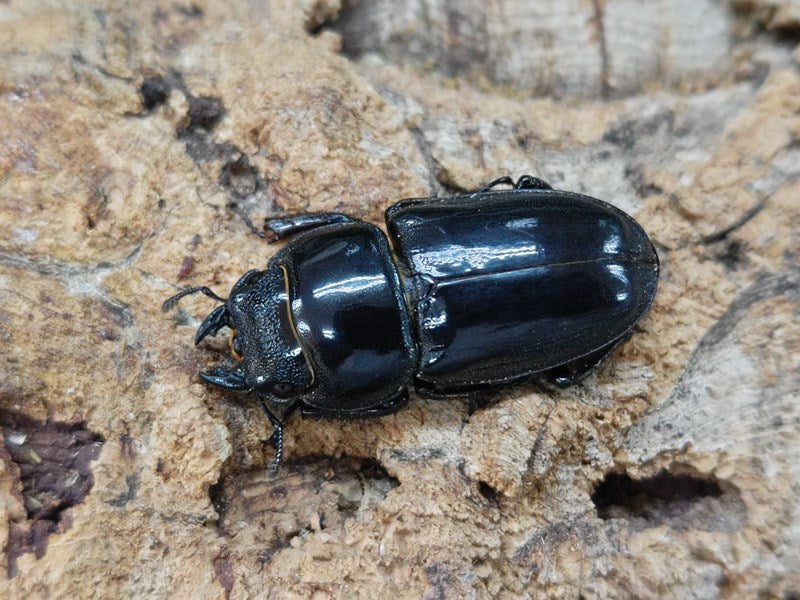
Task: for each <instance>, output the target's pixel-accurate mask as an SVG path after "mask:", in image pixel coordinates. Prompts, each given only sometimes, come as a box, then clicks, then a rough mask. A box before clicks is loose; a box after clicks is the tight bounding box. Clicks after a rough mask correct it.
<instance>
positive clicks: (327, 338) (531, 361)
mask: <svg viewBox="0 0 800 600" xmlns="http://www.w3.org/2000/svg"><path fill="white" fill-rule="evenodd" d="M502 184H508V185H512V186H513V187H512V189H504V190H496V189H494V188H496V187H497V186H499V185H502ZM386 225H387V227H388V231H389V237H390V239H391V242H392V246H393V249H394V254H393V252H392V249H390V247H389V243H388V241H387V238H386V236H385V235H384V234H383V232H382V231H381V230H380V229H378V227H376V226H375V225H372V224H370V223H365V222H362V221H359V220H357V219H354V218H352V217H349V216H347V215H343V214H339V213H320V214H303V215H296V216H288V217H281V218H274V219H267V221H266V224H265V231H266V237H268V238H270V240H271V241H274V240H277V239H281V238H285V237H288V236H296V237H295V238H294V239H293V240H292V241H291V242H290V243H288V244H287V245H286V246H284V247H283V248H282V249H281V250H280V251H279V252H277V253H276V254H275V255H274V256H273V257H272V258H271V259H270V261H269V262H268V263H267V268H266V269H265V270H263V271H258V270H253V271H249V272H247V273H245V274H244V275H243V276H242V277H241V279H239V281H238V282H237V283H236V284H235V285H234V286H233V289H232V290H231V293H230V296H229V297H228V298H227V299H224V298H221V297H219V296H217V295H216V294H214V292H212V291H211V290H209V289H208V288H206V287H196V288H191V289H188V290H184V291H183V292H181V293H179V294H177V295H175V296H173V297H172V298H170V299H169V300H168V301H167V302H165V304H164V309H165V310H167V309H169V308H170V307H171V306H173V305H174V304H175V302H177V300H178V299H180V298H181V297H183V296H185V295H187V294H190V293H194V292H203V293H205V294H206V295H208V296H211V297H212V298H215V299H216V300H218V301H220V302H222V303H223V304H222V305H221V306H218V307H217V308H216V309H215V310H214V311H212V312H211V314H209V315H208V317H206V319H205V320H204V321H203V323H202V324H201V325H200V328H199V329H198V331H197V335H196V336H195V343H199V342H200V341H201V340H202V339H203V338H204V337H205V336H207V335H214V334H216V333H217V332H218V331H219V330H220V329H222V328H223V327H229V328H230V329H231V330H232V331H233V335H232V338H231V352H232V354H233V356H234V358H235V359H236V360H237V361H238V364H236V365H235V366H233V367H232V368H222V367H219V368H215V369H213V370H211V371H210V372H207V373H200V377H201V379H203V380H204V381H206V382H208V383H212V384H215V385H218V386H221V387H223V388H228V389H233V390H248V391H250V392H252V393H253V394H255V396H256V398H257V399H258V401H259V403H260V404H261V406H262V408H263V410H264V412H265V413H266V415H267V416H268V417H269V419H270V421H271V422H272V424H273V426H274V427H275V432H274V433H273V436H272V438H271V440H272V442H273V444H274V445H275V448H276V456H275V460H274V461H273V467H275V468H277V466H278V465H279V464H280V461H281V456H282V451H283V423H284V422H285V420H286V418H287V417H288V415H289V414H290V413H291V412H292V411H293V410H295V409H296V408H301V409H302V412H303V414H304V415H307V416H315V417H333V418H344V419H355V418H363V417H373V416H380V415H386V414H390V413H393V412H396V411H397V410H399V409H400V408H402V407H403V406H404V405H405V404H406V403H407V402H408V390H409V388H410V387H412V386H413V388H414V390H415V391H416V392H417V393H418V394H420V395H424V396H434V397H442V396H448V395H463V394H464V393H468V392H470V391H473V390H480V389H485V388H487V387H493V386H498V385H503V384H507V383H509V382H513V381H517V380H521V379H525V378H529V377H532V376H538V377H543V378H545V379H546V380H548V381H550V382H552V383H554V384H555V385H558V386H567V385H570V384H572V383H575V382H577V381H579V380H580V379H581V378H582V377H584V376H585V375H586V374H587V373H588V372H589V371H590V370H591V369H592V368H594V367H595V366H596V365H597V364H598V363H599V362H600V361H601V360H602V359H603V358H604V357H606V356H607V355H608V354H609V353H610V352H611V351H612V350H613V348H614V347H615V346H616V345H617V344H619V343H620V342H621V341H623V340H624V339H625V338H626V336H627V335H628V334H629V333H630V331H631V329H632V328H633V326H634V324H635V323H636V322H637V321H638V320H639V319H641V317H642V316H643V315H644V314H645V312H646V311H647V309H648V307H649V306H650V304H651V302H652V301H653V298H654V296H655V293H656V285H657V282H658V257H657V256H656V252H655V250H654V248H653V245H652V243H651V242H650V240H649V239H648V237H647V235H646V234H645V232H644V231H643V230H642V228H641V227H640V226H639V225H638V224H637V223H636V221H634V220H633V219H632V218H631V217H630V216H628V215H627V214H625V213H624V212H622V211H621V210H619V209H617V208H615V207H613V206H611V205H609V204H606V203H605V202H601V201H600V200H596V199H594V198H590V197H588V196H582V195H580V194H573V193H570V192H562V191H556V190H553V189H552V188H551V187H550V186H549V185H548V184H546V183H545V182H543V181H541V180H540V179H537V178H534V177H530V176H523V177H521V178H520V179H519V180H518V181H517V182H516V183H514V182H513V181H512V180H511V179H510V178H508V177H503V178H500V179H498V180H496V181H493V182H491V183H490V184H488V185H487V186H486V187H484V188H483V189H481V190H480V191H478V192H474V193H471V194H464V195H461V196H454V197H451V198H424V199H414V200H403V201H401V202H399V203H397V204H395V205H393V206H391V207H389V209H388V210H387V211H386ZM281 405H282V406H283V408H284V410H283V415H282V418H280V419H279V418H278V417H277V416H276V415H275V414H274V413H273V409H275V408H276V407H278V406H281Z"/></svg>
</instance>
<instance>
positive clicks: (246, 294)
mask: <svg viewBox="0 0 800 600" xmlns="http://www.w3.org/2000/svg"><path fill="white" fill-rule="evenodd" d="M195 292H202V293H204V294H205V295H207V296H209V297H212V298H215V299H216V300H220V301H221V302H224V304H222V305H220V306H218V307H217V308H215V309H214V310H213V311H211V313H209V315H208V316H207V317H206V318H205V319H204V320H203V322H202V323H201V324H200V327H198V329H197V333H196V334H195V338H194V339H195V344H199V343H200V342H201V341H202V340H203V339H204V338H205V337H206V336H209V335H216V334H217V332H218V331H219V330H220V329H222V328H223V327H229V328H230V329H231V330H232V335H231V339H230V347H231V354H232V355H233V357H234V359H235V360H236V361H237V362H238V366H236V367H235V368H234V369H226V368H223V367H217V368H215V369H212V370H211V371H208V372H203V373H200V378H201V379H202V380H203V381H205V382H207V383H212V384H214V385H217V386H220V387H224V388H227V389H233V390H252V391H253V392H255V393H256V394H257V395H258V396H259V397H260V398H263V399H265V400H268V401H271V402H288V401H289V400H290V399H292V398H294V397H296V396H298V395H300V394H302V393H303V392H304V391H305V390H307V389H308V388H309V387H310V386H311V384H312V383H313V381H314V376H313V372H312V371H311V369H310V368H309V365H308V363H307V361H306V358H305V355H304V354H303V349H302V347H301V346H300V342H299V339H298V336H297V332H296V331H295V329H294V323H293V322H292V315H291V312H290V306H289V294H288V290H287V280H286V275H285V271H284V270H283V268H282V267H280V266H272V267H270V268H268V269H267V270H266V271H257V270H252V271H248V272H247V273H245V274H244V275H243V276H242V277H241V278H240V279H239V281H238V282H236V285H234V286H233V289H232V290H231V294H230V297H229V298H228V299H227V300H226V299H224V298H220V297H219V296H217V295H216V294H214V293H213V292H212V291H211V290H209V289H208V288H206V287H197V288H190V289H188V290H184V291H183V292H180V293H179V294H176V295H175V296H173V297H172V298H170V299H169V300H167V301H166V302H165V303H164V306H163V309H164V310H169V309H170V308H172V306H174V305H175V303H176V302H177V301H178V300H179V299H180V298H182V297H183V296H185V295H187V294H191V293H195Z"/></svg>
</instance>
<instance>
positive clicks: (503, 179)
mask: <svg viewBox="0 0 800 600" xmlns="http://www.w3.org/2000/svg"><path fill="white" fill-rule="evenodd" d="M498 185H512V186H513V185H514V180H513V179H511V177H509V176H508V175H506V176H504V177H498V178H497V179H494V180H492V181H490V182H489V183H487V184H486V185H485V186H483V187H482V188H481V189H479V190H478V192H477V193H478V194H482V193H483V192H488V191H489V190H491V189H492V188H493V187H495V186H498Z"/></svg>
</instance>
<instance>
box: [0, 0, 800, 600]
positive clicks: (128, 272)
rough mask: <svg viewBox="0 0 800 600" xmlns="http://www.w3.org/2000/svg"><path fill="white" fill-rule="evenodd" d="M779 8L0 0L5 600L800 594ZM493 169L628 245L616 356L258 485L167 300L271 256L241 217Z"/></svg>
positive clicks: (791, 160)
mask: <svg viewBox="0 0 800 600" xmlns="http://www.w3.org/2000/svg"><path fill="white" fill-rule="evenodd" d="M793 6H794V4H793V3H792V2H772V1H769V2H738V1H736V2H732V3H730V4H727V3H725V2H722V1H719V0H693V1H691V2H689V1H686V2H684V1H683V0H681V1H678V2H666V1H664V2H635V1H633V0H596V1H594V2H592V1H588V0H587V1H577V0H575V1H569V2H556V1H555V0H553V1H545V2H537V3H531V2H527V1H523V0H506V1H504V2H499V1H492V2H478V1H477V0H476V1H470V2H464V3H454V2H446V1H444V0H409V1H407V2H388V1H386V0H375V1H373V2H368V1H367V0H362V2H360V3H356V2H348V3H345V6H344V7H343V6H342V3H341V2H339V1H338V0H325V1H312V0H304V1H299V2H292V1H290V0H267V1H265V2H230V1H229V2H214V1H211V0H209V1H206V2H195V3H192V4H182V3H171V4H168V5H165V4H164V3H160V2H155V1H150V0H145V1H143V2H138V3H135V4H131V5H130V6H126V7H123V6H122V4H121V3H115V2H102V1H100V2H96V3H94V4H92V5H91V6H88V5H84V4H83V3H74V4H68V3H47V2H31V1H24V2H23V1H22V0H11V1H10V2H6V3H0V240H2V242H0V244H1V245H0V300H2V301H0V339H1V340H2V342H3V352H2V354H0V426H2V428H3V433H4V436H3V446H2V447H0V546H2V549H3V553H4V554H3V558H4V564H5V565H6V567H7V568H6V574H4V575H2V581H0V590H2V596H3V597H9V598H34V597H39V598H45V597H89V596H91V595H93V594H94V595H96V596H98V597H120V596H128V597H154V598H167V597H169V598H222V597H226V598H245V597H273V598H290V597H313V598H327V597H347V598H350V597H365V598H375V597H398V598H406V597H408V598H419V597H429V598H464V597H478V598H488V597H495V596H497V597H506V598H512V597H513V598H517V597H545V596H548V597H550V596H552V597H565V598H575V597H584V598H589V597H631V596H635V597H662V596H663V597H674V598H684V597H701V598H714V597H757V596H758V597H761V596H764V597H785V598H788V597H794V596H795V595H797V594H798V593H800V577H799V576H798V573H800V503H798V500H797V494H798V485H799V484H800V473H799V472H798V464H800V412H799V411H800V408H799V407H800V404H798V400H799V398H798V390H799V389H800V378H799V377H798V373H800V327H798V319H797V315H798V309H799V308H800V307H799V306H798V305H799V304H800V298H799V297H798V295H799V294H800V291H799V286H800V272H799V271H798V257H799V256H800V242H799V241H798V224H799V223H800V202H798V198H800V149H799V147H798V140H800V73H798V66H797V63H798V56H799V54H798V50H796V49H793V47H792V44H791V43H790V41H791V40H792V39H795V38H793V37H792V36H795V35H796V32H797V28H796V25H793V24H792V23H793V22H792V20H791V18H790V16H786V15H791V11H792V10H793V8H792V7H793ZM775 19H778V20H779V21H778V22H779V24H775ZM762 27H766V28H767V29H768V30H775V31H778V32H779V33H778V34H776V36H775V37H772V34H770V33H764V32H763V31H762ZM146 78H156V79H150V84H152V85H156V84H157V85H161V86H162V87H163V89H164V90H166V91H165V94H164V96H165V97H164V102H163V103H162V104H158V103H157V102H154V104H157V105H156V106H155V107H154V108H152V109H151V110H145V109H144V107H143V104H142V97H141V95H140V89H141V86H142V83H143V81H144V80H145V79H146ZM158 78H161V79H158ZM154 82H155V83H154ZM200 97H207V98H210V99H211V100H198V98H200ZM522 173H531V174H534V175H539V176H541V177H543V178H545V179H547V180H548V181H550V182H551V183H552V184H553V185H554V186H555V187H558V188H564V189H571V190H575V191H579V192H585V193H589V194H592V195H595V196H598V197H600V198H604V199H607V200H609V201H610V202H613V203H614V204H616V205H617V206H620V207H622V208H623V209H625V210H627V211H629V212H631V213H632V214H634V215H636V217H637V219H638V220H639V221H640V222H641V223H642V224H643V226H644V227H645V229H646V230H647V231H648V232H650V233H651V235H652V237H653V239H654V241H655V242H656V244H657V247H658V250H659V253H660V257H661V260H662V267H663V277H662V280H661V284H660V289H659V294H658V297H657V299H656V302H655V305H654V307H653V309H652V311H651V313H650V314H649V315H648V317H647V318H646V319H645V320H644V321H643V322H642V323H641V325H640V326H639V327H637V330H636V331H635V332H634V335H633V336H632V338H631V339H630V341H628V342H627V343H626V344H624V345H623V346H622V347H621V348H620V349H619V350H618V351H616V352H615V353H614V355H613V357H612V359H611V360H610V361H609V362H608V363H607V364H605V365H604V366H602V367H601V368H600V369H599V370H598V371H597V372H596V373H595V374H593V375H592V376H591V377H590V378H589V379H588V380H587V381H586V382H584V383H583V384H582V385H580V386H577V387H574V388H571V389H568V390H564V391H557V390H554V389H550V388H547V387H544V386H542V385H537V384H531V385H528V386H522V387H519V388H515V389H512V390H509V391H508V393H507V394H506V395H505V397H504V398H502V399H500V400H499V401H498V402H496V403H494V404H492V405H490V406H488V407H486V408H484V409H482V410H480V411H479V412H477V413H475V414H474V415H473V416H472V417H471V418H469V419H467V418H466V406H465V404H463V403H461V402H457V401H454V402H429V401H422V400H419V399H414V401H413V402H412V403H411V404H410V405H409V407H408V408H407V409H405V410H403V411H402V412H400V413H398V414H397V415H393V416H390V417H386V418H383V419H379V420H376V421H372V422H345V423H330V422H316V421H301V420H297V421H293V422H292V423H291V425H290V427H289V435H288V438H287V456H288V461H287V465H286V468H285V469H284V470H283V471H282V472H281V473H280V475H279V476H277V477H275V478H271V479H270V478H267V477H266V475H265V474H264V467H265V465H266V464H267V463H268V462H269V460H270V458H271V452H272V451H271V449H269V448H268V447H267V446H266V445H265V440H266V438H267V437H268V435H269V429H268V427H267V425H266V423H265V420H264V419H263V417H262V416H261V415H260V414H259V412H258V409H257V408H256V407H255V406H254V405H253V403H252V402H251V401H250V399H249V398H247V397H239V396H236V395H233V394H226V393H222V392H220V391H215V390H212V389H209V388H207V387H205V386H202V385H200V384H199V383H198V382H197V379H196V372H197V371H198V370H199V369H201V368H203V367H205V366H207V365H209V364H213V363H215V362H217V361H219V360H221V359H222V358H223V357H224V355H225V353H226V352H227V345H226V342H225V340H224V339H222V336H220V339H218V340H211V341H210V342H209V344H207V345H206V344H204V345H201V347H200V348H195V347H194V346H193V345H192V343H191V339H192V335H193V331H194V329H195V328H196V326H197V324H198V319H199V318H202V317H203V316H205V314H207V312H208V311H209V310H210V308H211V304H210V303H209V301H208V300H207V299H206V298H203V297H195V298H193V299H189V300H187V301H186V302H185V304H184V305H183V307H182V309H181V310H179V311H178V313H177V314H176V315H175V316H171V315H163V314H162V313H161V312H160V311H159V306H160V304H161V302H162V301H163V300H164V298H165V297H167V296H168V295H170V294H171V293H172V292H173V291H174V290H175V286H176V284H177V285H181V286H182V285H194V284H201V283H203V284H209V285H211V286H212V287H213V288H214V289H216V290H217V291H219V292H220V293H224V291H225V290H226V288H228V287H229V286H230V285H231V284H232V283H233V282H234V281H235V280H236V278H237V277H238V276H239V275H240V274H241V273H243V272H244V271H246V270H247V269H250V268H254V267H259V266H260V265H263V264H264V261H265V259H266V258H267V256H268V255H269V254H270V253H272V252H273V251H274V248H273V247H268V246H266V245H265V244H264V243H263V241H262V240H261V239H259V238H257V237H256V236H254V235H252V234H251V233H249V231H248V228H247V226H246V224H245V222H244V219H243V217H247V218H250V219H251V220H253V221H254V222H256V223H257V222H258V220H259V219H261V218H263V217H264V216H266V215H268V214H274V213H277V212H279V211H292V210H305V209H311V210H328V209H336V210H342V211H347V212H351V213H354V214H357V215H360V216H362V217H364V218H367V219H372V220H379V219H380V217H381V213H382V210H383V209H384V208H385V207H386V206H387V205H388V204H390V203H392V202H394V201H396V200H398V199H400V198H403V197H413V196H423V195H428V194H446V193H449V192H451V191H453V190H454V189H474V188H476V187H478V186H480V185H481V184H482V183H483V182H485V181H487V180H489V179H492V178H494V177H496V176H499V175H504V174H511V175H519V174H522ZM46 421H47V422H48V424H47V425H45V424H44V423H45V422H46ZM101 444H102V445H101ZM81 453H82V454H81ZM89 474H90V475H89ZM90 476H91V481H90V480H89V477H90ZM89 484H91V485H89ZM87 492H88V493H87Z"/></svg>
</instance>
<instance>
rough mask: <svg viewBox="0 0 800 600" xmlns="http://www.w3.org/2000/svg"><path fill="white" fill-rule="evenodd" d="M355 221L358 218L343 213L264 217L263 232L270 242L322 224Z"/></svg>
mask: <svg viewBox="0 0 800 600" xmlns="http://www.w3.org/2000/svg"><path fill="white" fill-rule="evenodd" d="M356 222H358V219H354V218H353V217H351V216H348V215H345V214H343V213H335V212H320V213H303V214H297V215H286V216H285V217H273V218H271V219H265V220H264V232H265V234H266V238H267V241H269V242H270V243H272V242H276V241H278V240H282V239H284V238H287V237H289V236H291V235H295V234H297V233H301V232H303V231H308V230H309V229H316V228H317V227H323V226H324V225H335V224H337V223H356Z"/></svg>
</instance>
